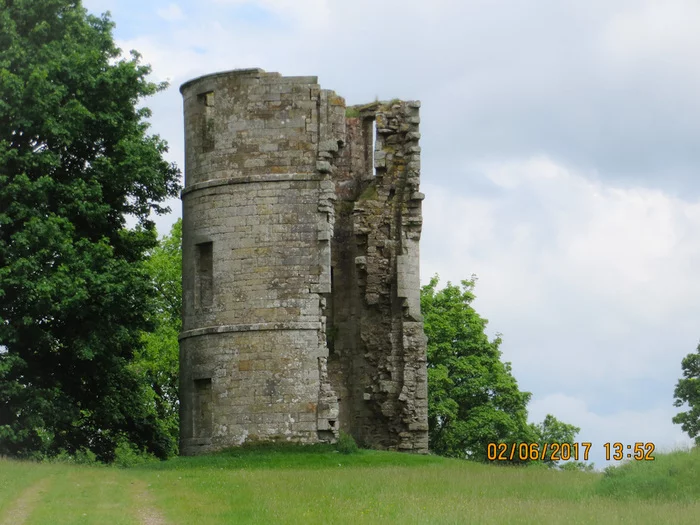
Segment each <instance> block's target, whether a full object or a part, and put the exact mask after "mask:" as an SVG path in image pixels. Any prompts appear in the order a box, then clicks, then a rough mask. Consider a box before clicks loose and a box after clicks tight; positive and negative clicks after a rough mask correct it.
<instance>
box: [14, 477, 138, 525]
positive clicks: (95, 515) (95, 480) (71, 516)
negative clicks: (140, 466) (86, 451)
mask: <svg viewBox="0 0 700 525" xmlns="http://www.w3.org/2000/svg"><path fill="white" fill-rule="evenodd" d="M52 467H54V468H55V474H54V482H53V483H52V486H51V489H50V490H49V491H48V492H47V493H46V495H45V496H44V497H43V498H42V499H41V501H40V502H39V503H38V504H37V506H36V508H35V509H34V512H33V513H32V515H31V516H30V518H29V520H28V521H27V523H28V524H29V525H49V524H50V525H69V524H70V525H73V524H95V525H97V524H106V523H109V524H110V525H136V524H140V523H141V521H140V519H139V516H138V514H137V511H136V505H135V504H134V501H133V499H132V490H131V486H132V484H133V483H135V481H134V480H133V477H132V476H131V475H129V474H127V473H125V472H121V471H118V470H116V469H111V468H104V467H81V466H72V465H52Z"/></svg>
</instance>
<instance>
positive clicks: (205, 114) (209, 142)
mask: <svg viewBox="0 0 700 525" xmlns="http://www.w3.org/2000/svg"><path fill="white" fill-rule="evenodd" d="M197 102H198V103H199V104H200V105H201V106H202V107H203V109H202V124H201V126H202V128H201V129H202V132H201V140H202V151H203V152H205V153H206V152H209V151H213V150H214V146H215V144H214V118H213V107H214V92H213V91H207V92H206V93H199V94H198V95H197Z"/></svg>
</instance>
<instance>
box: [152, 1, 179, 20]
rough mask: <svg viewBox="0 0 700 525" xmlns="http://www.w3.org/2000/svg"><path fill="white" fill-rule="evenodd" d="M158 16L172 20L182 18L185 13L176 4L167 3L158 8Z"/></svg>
mask: <svg viewBox="0 0 700 525" xmlns="http://www.w3.org/2000/svg"><path fill="white" fill-rule="evenodd" d="M156 12H157V13H158V16H159V17H161V18H163V19H164V20H167V21H168V22H174V21H176V20H182V19H183V18H184V17H185V15H183V14H182V9H181V8H180V6H179V5H177V4H169V5H168V7H164V8H161V9H158V10H157V11H156Z"/></svg>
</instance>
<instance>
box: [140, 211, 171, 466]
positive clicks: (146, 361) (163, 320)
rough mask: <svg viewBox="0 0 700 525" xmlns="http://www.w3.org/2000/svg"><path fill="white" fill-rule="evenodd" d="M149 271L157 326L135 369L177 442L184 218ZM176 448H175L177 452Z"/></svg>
mask: <svg viewBox="0 0 700 525" xmlns="http://www.w3.org/2000/svg"><path fill="white" fill-rule="evenodd" d="M146 271H147V272H148V274H149V275H150V277H151V280H152V282H153V285H154V287H155V289H156V292H157V293H156V296H155V297H154V304H155V308H154V314H153V320H154V322H155V329H154V330H153V331H152V332H144V333H143V341H144V346H143V348H142V349H140V350H139V351H137V353H136V359H135V361H134V370H136V371H137V373H139V374H140V375H141V377H143V379H144V380H145V382H146V384H147V385H148V399H149V403H151V404H152V406H153V408H154V410H155V411H156V413H157V414H158V418H159V419H160V420H161V421H162V422H163V424H164V425H165V427H166V428H167V429H168V432H169V433H170V435H171V436H172V438H173V443H177V439H178V432H179V413H178V410H179V399H178V388H179V387H178V378H179V368H178V367H179V343H178V335H179V334H180V331H181V329H182V317H181V310H182V220H181V219H178V220H177V222H175V224H173V226H172V228H171V230H170V234H169V235H166V236H165V237H164V238H163V239H161V241H160V242H159V243H158V246H156V247H155V248H154V249H153V251H152V252H151V255H150V257H149V259H148V261H146ZM175 452H176V450H173V453H175Z"/></svg>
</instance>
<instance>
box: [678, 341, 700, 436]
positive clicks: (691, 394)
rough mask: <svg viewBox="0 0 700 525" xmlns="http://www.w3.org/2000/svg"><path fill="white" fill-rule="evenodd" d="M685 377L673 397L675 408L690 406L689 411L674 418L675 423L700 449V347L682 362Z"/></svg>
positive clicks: (679, 382)
mask: <svg viewBox="0 0 700 525" xmlns="http://www.w3.org/2000/svg"><path fill="white" fill-rule="evenodd" d="M681 367H682V369H683V377H682V378H681V379H679V380H678V383H677V384H676V389H675V391H674V393H673V396H674V397H675V398H676V400H675V402H674V406H677V407H680V406H683V405H684V404H685V403H687V404H688V407H689V409H688V411H686V412H679V413H678V414H676V415H675V416H674V417H673V422H674V423H676V424H677V425H681V428H682V429H683V432H687V433H688V435H689V436H690V437H691V438H695V444H696V445H697V446H699V447H700V345H698V347H697V349H696V350H695V352H694V353H692V354H688V355H687V356H685V357H684V358H683V361H682V362H681Z"/></svg>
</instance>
